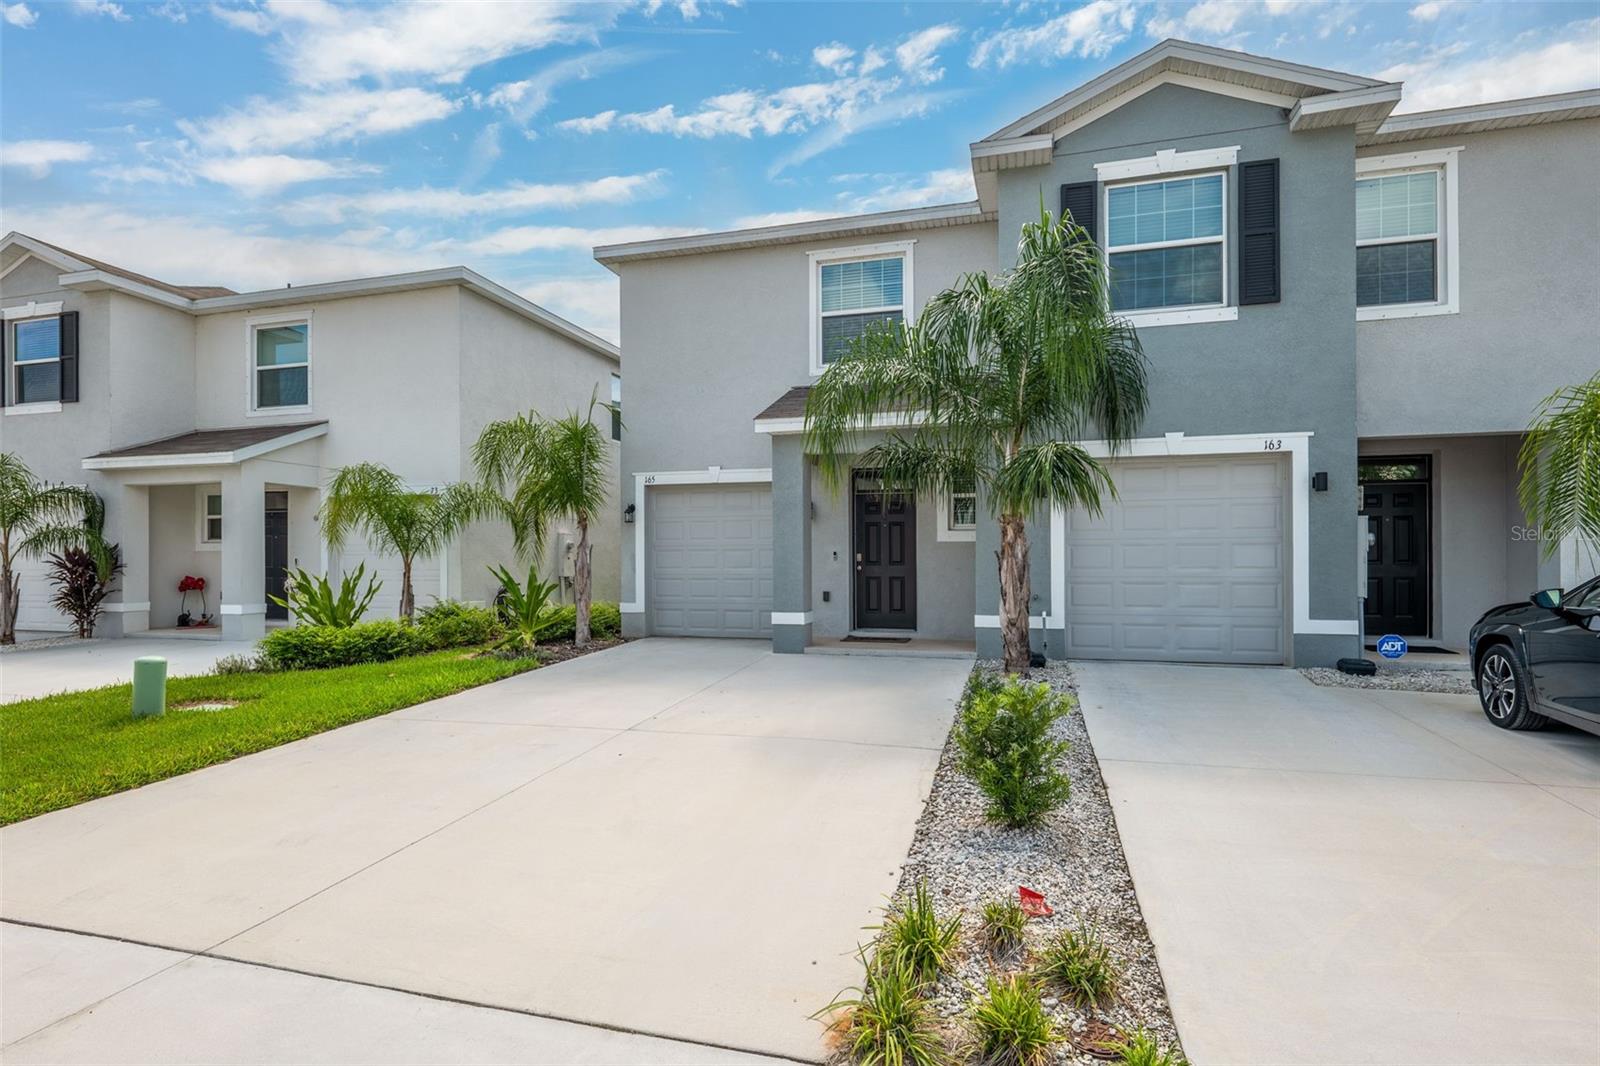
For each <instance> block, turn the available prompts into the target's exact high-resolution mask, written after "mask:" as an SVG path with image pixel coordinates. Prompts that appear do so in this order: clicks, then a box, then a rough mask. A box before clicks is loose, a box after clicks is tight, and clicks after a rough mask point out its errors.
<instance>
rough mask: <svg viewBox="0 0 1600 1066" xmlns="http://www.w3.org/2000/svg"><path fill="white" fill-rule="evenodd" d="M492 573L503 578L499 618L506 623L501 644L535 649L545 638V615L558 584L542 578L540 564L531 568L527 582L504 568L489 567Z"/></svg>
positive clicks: (528, 649)
mask: <svg viewBox="0 0 1600 1066" xmlns="http://www.w3.org/2000/svg"><path fill="white" fill-rule="evenodd" d="M489 573H491V574H493V575H494V576H495V577H497V578H499V579H500V596H499V598H498V600H497V602H498V604H499V606H500V618H501V620H502V621H503V622H505V625H506V636H505V639H504V640H502V641H501V642H500V643H501V646H502V647H508V648H509V647H514V648H520V649H521V650H523V651H532V650H533V649H534V647H535V646H537V645H538V643H539V641H540V640H541V639H542V638H543V637H544V625H543V621H542V619H543V617H544V615H545V609H546V608H547V607H548V606H549V605H550V597H551V596H553V595H555V592H556V585H555V583H554V582H551V581H540V580H539V572H538V568H537V567H533V566H530V567H528V580H527V582H526V583H521V582H518V581H517V579H516V578H515V577H513V576H512V574H511V571H510V570H507V569H506V568H505V567H503V566H502V567H499V568H495V567H493V566H491V567H489Z"/></svg>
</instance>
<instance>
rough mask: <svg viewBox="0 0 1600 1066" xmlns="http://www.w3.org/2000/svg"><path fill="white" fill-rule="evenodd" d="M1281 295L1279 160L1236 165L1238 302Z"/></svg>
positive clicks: (1274, 299)
mask: <svg viewBox="0 0 1600 1066" xmlns="http://www.w3.org/2000/svg"><path fill="white" fill-rule="evenodd" d="M1282 298H1283V291H1282V285H1281V284H1280V283H1279V269H1278V161H1277V160H1276V159H1259V160H1256V161H1254V162H1250V163H1241V164H1239V302H1240V303H1241V304H1275V303H1277V302H1278V301H1279V300H1281V299H1282Z"/></svg>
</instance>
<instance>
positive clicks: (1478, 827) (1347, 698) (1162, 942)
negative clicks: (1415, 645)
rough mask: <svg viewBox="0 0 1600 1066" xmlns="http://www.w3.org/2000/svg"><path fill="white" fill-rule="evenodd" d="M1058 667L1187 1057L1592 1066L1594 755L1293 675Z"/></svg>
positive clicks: (1446, 699) (1425, 703)
mask: <svg viewBox="0 0 1600 1066" xmlns="http://www.w3.org/2000/svg"><path fill="white" fill-rule="evenodd" d="M1074 669H1075V670H1076V671H1077V673H1078V681H1079V688H1080V693H1081V696H1082V700H1083V710H1084V715H1085V718H1086V720H1087V722H1088V725H1089V732H1090V734H1091V735H1092V737H1093V738H1094V744H1095V751H1096V754H1097V755H1098V756H1099V759H1100V766H1101V770H1102V773H1103V774H1104V775H1105V779H1106V785H1107V787H1108V789H1109V791H1110V795H1111V801H1112V804H1113V805H1114V807H1115V810H1116V816H1117V823H1118V827H1119V829H1120V831H1121V834H1122V842H1123V847H1124V849H1125V850H1126V852H1127V856H1128V864H1129V867H1130V869H1131V870H1132V873H1133V879H1134V884H1135V886H1136V888H1137V891H1138V894H1139V902H1140V905H1141V906H1142V907H1143V909H1144V915H1145V918H1146V921H1147V922H1148V923H1149V926H1150V931H1151V935H1152V938H1153V939H1154V941H1155V945H1156V952H1157V954H1158V956H1159V957H1160V960H1161V969H1162V972H1163V974H1164V975H1165V977H1166V981H1167V990H1168V993H1169V995H1170V998H1171V1001H1172V1007H1173V1013H1174V1015H1175V1016H1176V1019H1177V1022H1178V1028H1179V1031H1180V1032H1181V1033H1182V1035H1183V1040H1184V1045H1185V1049H1186V1050H1187V1051H1188V1052H1189V1054H1190V1056H1191V1057H1192V1058H1193V1059H1194V1061H1195V1062H1196V1063H1199V1064H1202V1066H1209V1064H1220V1063H1229V1064H1243V1063H1251V1064H1254V1063H1260V1064H1267V1063H1272V1064H1288V1063H1341V1064H1349V1063H1423V1062H1428V1063H1434V1062H1449V1063H1509V1062H1526V1063H1595V1062H1597V1061H1600V738H1596V737H1592V736H1589V735H1587V734H1584V733H1579V732H1576V731H1570V730H1565V729H1555V730H1551V731H1549V732H1544V733H1523V734H1511V733H1506V732H1504V731H1501V730H1498V729H1495V728H1494V727H1492V726H1491V725H1489V723H1488V722H1487V721H1485V720H1484V718H1483V715H1482V713H1481V712H1480V711H1479V710H1478V707H1477V701H1476V700H1475V699H1474V698H1473V697H1469V696H1444V695H1427V694H1421V693H1402V692H1379V691H1368V690H1360V689H1347V688H1319V687H1317V686H1314V685H1312V684H1310V683H1309V682H1307V681H1306V680H1305V679H1304V678H1303V677H1301V676H1300V675H1299V674H1298V673H1296V672H1295V671H1292V670H1280V669H1250V668H1228V667H1200V666H1166V665H1154V664H1131V663H1128V664H1123V663H1078V664H1074Z"/></svg>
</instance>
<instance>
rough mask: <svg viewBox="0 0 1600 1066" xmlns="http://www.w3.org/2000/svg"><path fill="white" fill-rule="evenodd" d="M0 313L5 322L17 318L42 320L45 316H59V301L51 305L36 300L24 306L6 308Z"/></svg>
mask: <svg viewBox="0 0 1600 1066" xmlns="http://www.w3.org/2000/svg"><path fill="white" fill-rule="evenodd" d="M0 313H3V314H4V315H5V319H6V321H7V322H10V321H12V320H13V319H18V318H44V317H45V316H47V315H59V314H60V313H61V301H60V300H55V301H53V302H51V303H43V304H42V303H39V302H38V301H36V300H29V301H28V302H27V303H25V304H18V305H16V306H15V307H7V308H5V309H4V311H3V312H0Z"/></svg>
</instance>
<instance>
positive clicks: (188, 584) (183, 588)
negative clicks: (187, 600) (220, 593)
mask: <svg viewBox="0 0 1600 1066" xmlns="http://www.w3.org/2000/svg"><path fill="white" fill-rule="evenodd" d="M205 588H206V579H205V578H203V577H193V576H191V575H189V574H185V575H184V577H183V580H182V581H180V582H178V591H179V592H204V591H205Z"/></svg>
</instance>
